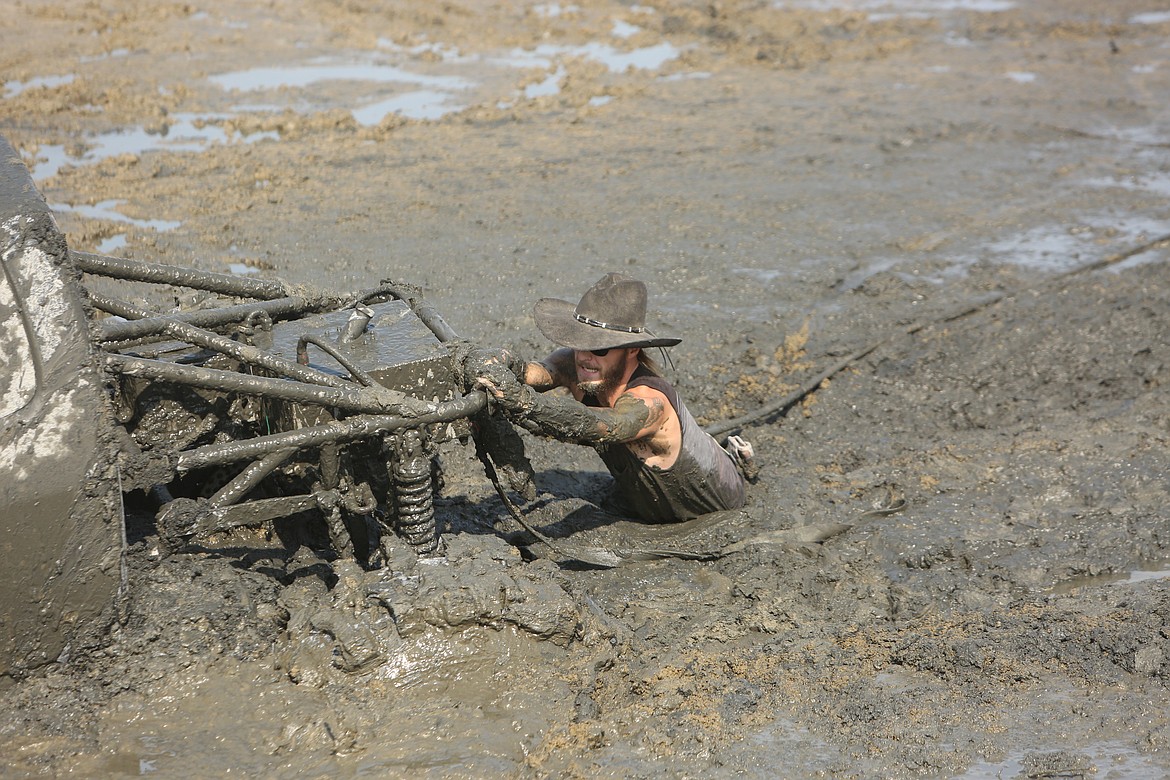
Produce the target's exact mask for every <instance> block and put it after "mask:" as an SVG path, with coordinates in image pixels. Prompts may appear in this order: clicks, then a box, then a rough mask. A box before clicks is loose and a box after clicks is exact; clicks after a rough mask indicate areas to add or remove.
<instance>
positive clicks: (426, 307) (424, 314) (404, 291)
mask: <svg viewBox="0 0 1170 780" xmlns="http://www.w3.org/2000/svg"><path fill="white" fill-rule="evenodd" d="M380 293H388V294H390V295H393V296H394V297H395V298H397V299H398V300H400V301H405V302H406V304H407V305H408V306H410V309H411V311H413V312H414V313H415V316H417V317H418V318H419V319H420V320H422V323H423V325H426V326H427V327H428V328H430V330H431V333H434V334H435V338H437V339H438V340H439V341H441V342H443V343H444V344H445V343H447V342H448V341H458V340H459V334H458V333H456V332H455V330H454V329H453V328H452V327H451V326H450V325H448V324H447V321H446V320H444V319H443V317H442V315H441V314H439V312H438V310H437V309H435V308H434V307H433V306H431V305H430V304H429V303H427V301H426V299H425V298H423V297H422V294H421V293H419V292H417V291H413V290H410V289H408V288H406V287H404V286H402V285H399V284H395V283H393V282H390V281H387V282H383V283H382V286H380V287H379V288H378V289H377V290H376V291H375V292H374V294H375V295H376V294H380ZM368 297H372V296H368Z"/></svg>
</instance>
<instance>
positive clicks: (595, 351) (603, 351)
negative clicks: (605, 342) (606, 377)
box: [589, 349, 609, 357]
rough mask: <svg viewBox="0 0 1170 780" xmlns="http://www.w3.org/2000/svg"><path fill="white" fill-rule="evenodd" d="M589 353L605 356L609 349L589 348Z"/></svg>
mask: <svg viewBox="0 0 1170 780" xmlns="http://www.w3.org/2000/svg"><path fill="white" fill-rule="evenodd" d="M589 354H590V355H596V356H597V357H605V356H606V355H608V354H609V350H608V349H591V350H589Z"/></svg>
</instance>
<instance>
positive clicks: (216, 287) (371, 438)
mask: <svg viewBox="0 0 1170 780" xmlns="http://www.w3.org/2000/svg"><path fill="white" fill-rule="evenodd" d="M75 255H76V257H77V261H78V265H79V266H80V267H81V268H82V269H83V270H84V271H86V272H87V273H88V274H90V275H92V276H109V277H113V278H116V279H118V280H120V281H122V282H145V283H148V284H165V285H170V286H172V287H184V286H185V287H191V288H194V289H200V290H205V291H209V292H212V293H214V294H216V295H220V296H228V297H229V298H230V302H226V303H225V305H222V306H218V307H215V306H213V307H210V308H208V307H207V305H206V302H204V304H203V307H201V308H199V309H197V310H195V311H189V312H177V313H173V314H167V313H163V312H159V311H152V310H150V309H147V308H145V307H143V306H140V305H137V304H131V303H127V302H124V301H119V300H114V299H111V298H108V297H105V296H102V295H96V294H95V295H93V301H94V305H95V306H96V307H97V308H99V309H102V310H104V311H106V312H107V313H111V314H115V315H117V317H116V318H109V319H105V320H102V321H100V322H99V323H98V325H99V328H100V334H101V337H100V338H101V341H102V344H103V346H104V348H105V349H106V351H107V355H106V367H107V369H108V370H109V372H110V374H111V377H112V382H113V384H114V393H115V397H116V408H117V410H118V416H119V420H120V422H121V423H122V425H123V427H124V428H125V430H126V432H127V433H128V434H129V436H128V442H127V446H126V447H125V450H127V451H130V452H135V453H136V454H137V456H136V457H130V458H126V471H127V473H128V478H127V481H128V486H129V487H130V488H138V489H151V490H153V492H154V495H156V496H162V500H163V504H164V506H162V507H161V509H160V510H159V512H158V514H157V517H156V521H157V527H158V530H159V533H160V537H161V538H162V540H163V541H164V543H166V545H167V546H168V547H170V548H171V549H178V548H180V547H182V546H184V545H185V544H187V543H188V542H190V541H192V540H197V539H198V538H199V537H206V536H209V535H212V534H216V533H221V532H225V531H229V530H231V529H233V528H237V527H240V526H256V525H261V524H265V523H268V522H270V521H272V520H275V519H278V518H283V517H290V516H293V515H298V514H301V513H304V512H312V513H315V514H316V515H317V516H318V517H319V518H320V519H321V520H323V521H324V533H323V534H319V538H320V539H321V540H323V541H324V542H325V545H326V546H328V547H332V548H333V549H334V550H335V551H337V552H340V553H345V554H353V555H355V556H356V557H357V558H358V559H359V560H362V561H364V562H366V563H374V560H373V558H374V556H376V554H377V553H378V552H379V549H378V548H379V542H380V540H382V539H383V538H384V535H383V533H382V531H394V532H396V533H397V534H398V535H399V536H401V537H403V538H404V539H405V540H406V541H407V542H409V544H410V545H411V546H412V547H413V548H414V549H415V550H416V552H418V553H420V554H423V555H431V554H436V553H437V552H439V551H440V540H439V539H440V538H439V535H438V529H437V525H436V522H435V517H434V512H433V508H432V505H431V496H432V493H433V491H434V489H435V478H436V476H437V464H436V462H435V458H436V452H437V445H438V444H439V443H441V442H443V441H446V440H448V439H451V438H465V437H467V436H468V435H470V434H471V431H470V428H469V423H468V422H466V420H467V418H469V417H471V416H473V415H476V414H478V413H479V412H480V411H481V410H482V409H483V408H484V407H485V405H486V397H485V396H484V395H483V394H482V393H480V392H474V393H471V394H469V395H466V396H463V395H460V394H459V392H458V382H457V376H456V371H455V368H454V364H453V361H454V357H453V356H452V353H451V350H449V349H448V348H447V347H446V346H444V344H443V343H442V341H441V340H440V336H444V337H446V336H448V335H449V329H448V328H446V327H445V325H442V326H440V324H441V320H438V319H434V317H435V315H431V314H428V319H430V321H429V322H424V321H423V320H422V319H421V318H420V317H419V316H417V315H416V314H415V307H416V306H417V305H418V304H417V301H416V300H410V301H407V300H402V299H401V297H402V296H403V293H402V292H401V291H402V290H403V289H404V288H403V287H402V286H398V285H390V284H386V285H383V287H380V288H377V289H374V290H371V291H368V292H365V293H358V294H354V295H350V296H333V295H321V294H316V293H313V292H312V291H306V290H293V289H291V288H289V287H288V286H286V285H285V284H284V283H283V282H262V281H260V280H249V279H239V278H236V277H232V276H229V275H225V274H214V273H209V272H202V271H196V270H194V269H183V268H170V267H168V266H157V265H151V264H146V263H137V262H135V261H131V260H122V259H118V258H106V257H102V256H99V255H91V254H86V253H75ZM289 293H293V294H291V295H290V294H289ZM243 296H255V297H259V298H262V299H266V300H260V301H255V302H251V303H249V302H244V303H240V302H237V301H238V299H239V298H240V297H243ZM273 304H275V305H273ZM240 464H242V465H240ZM160 475H163V477H164V478H163V479H162V480H161V482H162V483H163V489H160V488H159V484H158V483H159V482H160V479H159V477H160ZM319 530H320V529H319Z"/></svg>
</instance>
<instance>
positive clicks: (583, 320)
mask: <svg viewBox="0 0 1170 780" xmlns="http://www.w3.org/2000/svg"><path fill="white" fill-rule="evenodd" d="M573 316H574V317H576V318H577V322H580V323H582V324H584V325H592V326H593V327H595V328H605V329H606V330H620V331H621V332H622V333H645V332H646V329H645V328H631V327H630V326H628V325H610V324H609V323H608V322H598V321H597V320H591V319H589V318H588V317H586V316H584V315H582V314H574V315H573Z"/></svg>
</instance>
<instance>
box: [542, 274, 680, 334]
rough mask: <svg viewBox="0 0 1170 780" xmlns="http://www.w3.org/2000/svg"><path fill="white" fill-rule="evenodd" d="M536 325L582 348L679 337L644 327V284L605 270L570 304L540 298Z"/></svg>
mask: <svg viewBox="0 0 1170 780" xmlns="http://www.w3.org/2000/svg"><path fill="white" fill-rule="evenodd" d="M533 315H534V316H535V318H536V327H538V328H540V332H541V333H543V334H544V335H545V336H547V337H548V338H549V340H551V341H552V342H554V343H556V344H560V345H561V346H562V347H569V348H571V349H575V350H579V351H582V352H589V351H592V350H599V349H620V348H623V347H673V346H674V345H675V344H677V343H679V342H680V341H682V339H674V338H665V337H660V336H655V335H654V334H653V333H651V332H650V331H649V330H647V329H646V285H644V284H643V283H642V282H639V281H638V280H637V279H632V278H630V277H629V276H623V275H622V274H615V273H609V274H606V275H605V276H603V277H601V279H600V280H598V282H597V284H595V285H593V286H592V287H590V288H589V289H588V290H586V291H585V294H584V295H582V296H581V302H580V303H578V304H577V305H576V306H574V305H573V304H572V303H570V302H569V301H562V300H560V299H559V298H541V299H540V300H539V301H537V302H536V306H535V307H534V308H533Z"/></svg>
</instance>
